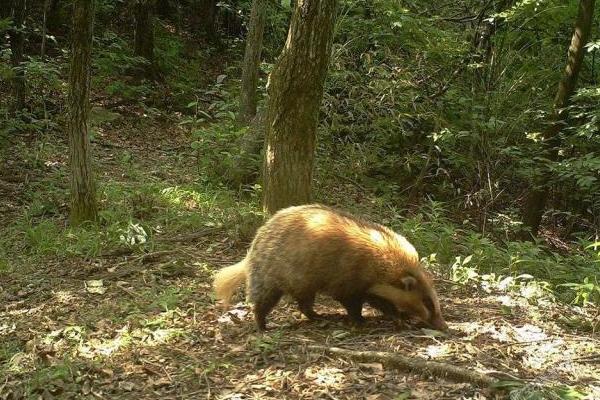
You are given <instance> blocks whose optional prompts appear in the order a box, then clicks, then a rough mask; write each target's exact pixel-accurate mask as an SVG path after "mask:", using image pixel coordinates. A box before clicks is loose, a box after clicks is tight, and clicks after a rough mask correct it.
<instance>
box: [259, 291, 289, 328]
mask: <svg viewBox="0 0 600 400" xmlns="http://www.w3.org/2000/svg"><path fill="white" fill-rule="evenodd" d="M281 296H283V291H282V290H280V289H268V290H265V291H263V292H261V293H260V294H258V295H255V296H253V297H254V299H253V302H254V319H255V320H256V326H257V327H258V330H259V331H261V332H264V331H266V330H267V315H269V313H270V312H271V310H272V309H273V307H275V305H276V304H277V302H278V301H279V299H281Z"/></svg>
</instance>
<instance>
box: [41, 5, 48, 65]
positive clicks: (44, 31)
mask: <svg viewBox="0 0 600 400" xmlns="http://www.w3.org/2000/svg"><path fill="white" fill-rule="evenodd" d="M48 7H50V0H44V9H43V20H42V45H41V47H40V58H41V59H42V61H44V57H45V56H46V36H47V34H48Z"/></svg>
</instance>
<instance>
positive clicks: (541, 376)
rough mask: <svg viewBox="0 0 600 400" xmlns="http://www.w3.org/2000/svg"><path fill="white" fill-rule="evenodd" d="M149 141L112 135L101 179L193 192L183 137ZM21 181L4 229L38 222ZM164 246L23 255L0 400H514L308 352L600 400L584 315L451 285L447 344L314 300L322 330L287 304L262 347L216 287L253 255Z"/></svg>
mask: <svg viewBox="0 0 600 400" xmlns="http://www.w3.org/2000/svg"><path fill="white" fill-rule="evenodd" d="M138 134H139V135H142V136H144V143H146V144H145V145H139V144H138V143H139V141H136V140H131V141H130V140H125V139H123V138H122V137H121V136H119V135H118V133H117V132H116V131H115V132H111V131H110V130H107V131H106V132H104V133H103V134H102V135H101V136H100V138H99V139H98V143H96V144H95V146H94V150H95V154H96V155H97V156H98V157H97V159H98V170H99V171H101V172H100V179H103V177H105V178H108V177H109V176H112V177H113V178H115V177H116V178H115V179H118V180H119V179H120V180H122V181H123V182H126V181H127V179H128V178H127V171H126V170H124V169H123V166H122V165H121V164H119V163H118V162H115V160H118V159H120V158H122V156H123V154H124V153H125V152H127V153H131V154H132V156H133V157H134V158H135V159H136V160H138V161H139V162H140V163H141V165H143V166H145V168H146V170H145V173H146V174H147V175H148V176H150V175H152V176H155V177H156V176H158V178H156V179H160V180H161V181H164V182H167V183H169V184H172V185H176V184H182V183H183V182H186V181H191V180H193V178H192V176H191V175H193V172H194V171H193V167H192V166H191V165H190V164H189V163H188V164H185V163H183V164H182V163H181V162H179V161H178V160H180V158H178V151H177V150H174V149H176V148H177V146H179V145H182V146H185V140H186V139H185V137H182V136H177V135H176V134H173V135H171V136H170V137H168V138H166V139H165V137H167V136H166V135H163V134H161V135H159V134H158V133H156V136H157V139H156V140H149V139H148V136H152V135H153V133H152V132H144V133H142V132H138ZM159 136H160V137H161V138H162V139H158V137H159ZM100 141H102V143H100ZM58 148H59V149H62V150H64V147H61V146H58ZM66 154H67V153H66V152H65V153H61V152H59V151H57V152H56V153H55V155H56V159H55V160H46V162H53V163H54V164H52V163H46V164H44V165H46V167H45V168H48V169H51V168H65V162H66V158H65V157H66ZM175 165H177V167H174V166H175ZM10 168H12V171H18V173H11V174H9V173H7V172H4V174H3V176H2V182H3V185H2V187H1V188H2V191H3V192H2V194H3V198H2V200H1V202H2V207H3V209H2V210H3V217H2V220H3V221H4V223H5V224H8V223H10V222H11V221H12V220H13V219H14V218H16V216H17V215H18V214H19V213H20V212H21V209H22V208H24V207H26V206H27V205H26V204H25V203H24V202H23V201H21V197H20V196H22V193H23V192H24V191H26V190H31V188H32V187H35V182H36V180H37V181H38V182H40V180H41V179H42V177H43V175H44V169H43V168H42V169H41V170H39V171H36V172H35V173H31V172H30V171H29V172H28V166H27V164H26V163H25V162H23V163H22V164H21V165H17V164H11V165H10ZM5 171H6V169H5ZM182 171H188V173H187V174H186V173H183V172H182ZM9 175H10V176H13V177H14V178H13V179H7V177H8V176H9ZM25 176H27V180H25V178H24V177H25ZM65 185H66V183H65ZM40 190H41V189H40ZM59 209H60V210H63V209H64V207H63V208H59ZM164 238H165V240H164V241H162V242H160V241H157V243H158V244H157V245H156V247H155V248H154V249H152V250H147V251H145V252H133V253H131V252H128V251H123V252H120V251H119V249H107V250H106V251H102V252H101V255H100V256H98V257H89V258H88V257H83V256H81V257H76V256H70V257H57V256H44V257H38V258H35V260H34V261H31V260H33V259H28V258H24V257H21V256H20V255H18V254H15V255H14V262H15V264H14V266H15V268H14V269H12V270H10V271H9V272H8V273H2V274H0V350H1V352H0V365H1V369H0V374H2V375H3V376H0V399H19V398H36V399H37V398H40V399H53V398H60V399H67V398H89V399H92V398H96V399H131V398H136V399H151V398H156V399H159V398H160V399H198V398H206V399H250V398H253V399H254V398H260V399H282V398H289V399H314V398H319V399H321V398H322V399H359V398H364V399H370V400H375V399H436V400H441V399H459V398H464V399H493V398H504V397H506V396H507V391H500V392H492V391H491V390H490V389H489V388H478V387H476V386H475V385H473V384H471V383H465V382H459V383H457V382H453V381H451V380H445V379H442V378H439V377H430V376H427V374H420V373H418V371H413V372H406V371H400V370H396V369H394V368H391V367H389V366H387V365H385V364H384V363H381V362H358V361H354V360H352V359H351V358H349V357H344V356H334V355H331V354H328V353H326V352H324V351H318V350H315V349H313V348H311V346H315V345H316V346H335V347H340V348H345V349H349V350H360V351H365V350H375V351H386V352H392V353H397V354H402V355H406V356H413V357H418V358H422V359H427V360H434V361H440V362H444V363H447V364H450V365H453V366H459V367H462V368H465V369H469V370H473V371H479V372H482V373H487V374H490V376H494V377H497V378H498V379H500V380H503V381H506V380H510V379H511V378H519V379H521V380H523V381H525V382H526V383H529V384H530V385H529V386H526V388H525V389H523V390H522V393H521V394H522V395H523V396H524V397H513V398H552V397H550V395H548V397H545V396H544V395H540V396H541V397H526V394H527V393H528V392H527V391H531V390H532V388H535V387H536V386H537V385H549V386H555V385H561V384H564V385H571V386H575V387H577V388H581V389H584V390H586V391H588V393H591V394H590V396H591V397H588V398H600V350H599V349H600V337H599V336H598V334H597V333H593V332H590V331H584V330H582V329H581V328H577V327H574V328H573V327H569V325H568V323H566V322H565V321H568V319H569V318H570V317H571V316H573V315H574V313H575V311H574V309H573V308H570V307H567V306H564V305H556V304H552V303H547V304H541V305H531V304H529V303H528V302H527V301H526V300H525V299H524V298H522V297H519V296H517V295H516V294H507V293H496V292H494V291H490V292H487V291H484V290H483V289H481V288H477V287H472V286H463V285H457V284H453V283H451V282H447V281H443V280H439V281H438V282H437V286H438V292H439V293H440V297H441V302H442V304H443V312H444V315H445V318H446V321H447V322H448V323H449V326H450V332H449V333H448V334H447V335H440V334H439V333H437V332H435V331H429V330H426V329H422V328H419V327H418V326H417V325H414V324H410V323H403V322H397V321H390V320H386V319H384V318H382V317H379V316H377V315H376V313H375V312H374V311H372V310H370V309H365V312H364V313H365V315H366V316H367V317H368V322H367V323H366V324H365V325H364V326H360V327H356V326H353V325H351V324H350V323H348V322H347V321H346V319H345V318H344V317H343V310H342V309H341V307H340V306H339V305H338V304H336V303H335V302H333V301H330V300H328V299H320V300H318V305H317V311H318V312H321V313H325V314H331V318H329V319H328V320H326V321H320V322H310V321H307V320H306V319H305V318H304V317H302V316H301V315H300V313H299V312H298V311H297V309H296V307H295V306H294V305H293V304H291V303H289V304H288V303H286V302H282V303H280V305H279V306H278V307H276V309H275V310H274V312H273V313H272V314H271V315H270V317H269V320H268V326H269V327H270V331H269V332H268V333H266V334H264V335H260V334H257V333H256V331H255V327H254V323H253V321H252V313H251V311H250V309H249V307H248V306H246V305H244V304H242V303H240V304H238V305H236V306H235V307H234V308H232V309H231V310H229V311H228V312H223V311H222V310H221V309H219V308H218V307H217V305H216V304H215V302H214V300H213V297H212V292H211V287H210V282H211V277H212V274H213V272H214V271H215V270H216V269H218V268H220V267H222V266H225V265H228V264H230V263H233V262H236V261H238V260H239V259H240V258H241V257H242V256H243V254H244V251H245V244H244V243H240V242H239V241H238V240H235V239H233V238H231V237H229V236H228V235H227V234H226V232H222V231H219V230H215V231H207V232H206V233H205V234H204V235H194V232H189V233H188V235H187V236H186V235H185V234H183V235H182V234H180V233H177V235H169V232H165V233H164ZM99 281H101V283H98V282H99ZM517 394H518V393H516V392H513V396H516V395H517ZM567 395H568V393H567ZM565 396H566V395H565ZM563 398H568V397H563ZM571 398H575V397H571Z"/></svg>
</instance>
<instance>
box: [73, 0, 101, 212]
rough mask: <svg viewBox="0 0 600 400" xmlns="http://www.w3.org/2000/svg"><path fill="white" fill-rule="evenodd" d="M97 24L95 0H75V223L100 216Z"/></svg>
mask: <svg viewBox="0 0 600 400" xmlns="http://www.w3.org/2000/svg"><path fill="white" fill-rule="evenodd" d="M93 25H94V0H75V1H74V4H73V33H72V48H71V72H70V77H69V97H68V106H69V115H68V120H67V131H68V135H69V163H70V166H71V222H72V223H73V224H80V223H82V222H84V221H95V220H96V219H97V205H96V186H95V182H94V175H93V172H92V165H91V164H92V162H91V159H92V157H91V149H90V139H89V135H88V115H89V108H90V100H89V94H90V61H91V60H90V58H91V57H90V56H91V51H92V35H93Z"/></svg>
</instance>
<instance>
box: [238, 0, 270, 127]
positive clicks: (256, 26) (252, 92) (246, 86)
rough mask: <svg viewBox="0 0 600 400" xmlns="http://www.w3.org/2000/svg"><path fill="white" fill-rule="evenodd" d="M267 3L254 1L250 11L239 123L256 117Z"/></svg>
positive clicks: (261, 0)
mask: <svg viewBox="0 0 600 400" xmlns="http://www.w3.org/2000/svg"><path fill="white" fill-rule="evenodd" d="M267 1H268V0H254V1H253V2H252V9H251V11H250V27H249V28H248V36H247V37H246V52H245V54H244V67H243V70H242V91H241V93H240V112H239V114H238V121H239V122H242V123H248V122H249V121H250V120H251V119H252V118H253V117H254V116H255V115H256V103H257V93H256V87H257V85H258V71H259V67H260V55H261V52H262V41H263V32H264V30H265V20H266V18H267Z"/></svg>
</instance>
